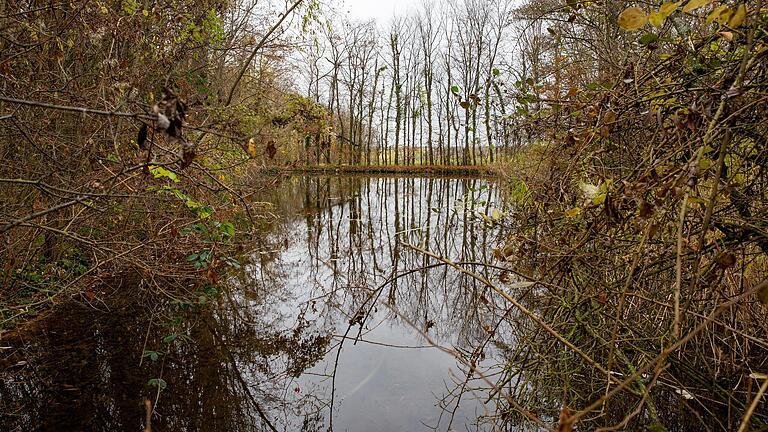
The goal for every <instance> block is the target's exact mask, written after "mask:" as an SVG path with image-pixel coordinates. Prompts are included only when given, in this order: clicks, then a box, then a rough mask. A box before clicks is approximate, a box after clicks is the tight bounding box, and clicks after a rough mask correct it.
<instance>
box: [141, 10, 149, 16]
mask: <svg viewBox="0 0 768 432" xmlns="http://www.w3.org/2000/svg"><path fill="white" fill-rule="evenodd" d="M141 13H142V15H144V16H149V11H148V10H146V9H144V10H143V11H141Z"/></svg>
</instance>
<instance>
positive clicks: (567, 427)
mask: <svg viewBox="0 0 768 432" xmlns="http://www.w3.org/2000/svg"><path fill="white" fill-rule="evenodd" d="M556 430H557V432H571V431H573V421H572V420H571V410H569V409H568V407H567V406H565V405H563V409H562V410H561V411H560V418H559V419H558V422H557V429H556Z"/></svg>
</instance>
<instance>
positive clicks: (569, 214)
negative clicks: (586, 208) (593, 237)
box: [565, 207, 581, 218]
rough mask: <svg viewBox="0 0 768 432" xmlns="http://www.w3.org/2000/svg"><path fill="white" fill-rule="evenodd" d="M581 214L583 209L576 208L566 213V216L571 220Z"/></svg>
mask: <svg viewBox="0 0 768 432" xmlns="http://www.w3.org/2000/svg"><path fill="white" fill-rule="evenodd" d="M580 214H581V207H574V208H572V209H570V210H566V211H565V215H566V216H567V217H569V218H575V217H576V216H578V215H580Z"/></svg>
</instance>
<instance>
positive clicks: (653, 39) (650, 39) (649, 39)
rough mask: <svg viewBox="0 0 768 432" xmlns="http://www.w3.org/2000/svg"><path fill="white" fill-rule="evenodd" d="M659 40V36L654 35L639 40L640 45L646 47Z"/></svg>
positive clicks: (649, 34) (647, 35)
mask: <svg viewBox="0 0 768 432" xmlns="http://www.w3.org/2000/svg"><path fill="white" fill-rule="evenodd" d="M657 40H659V36H658V35H656V34H655V33H648V34H646V35H643V37H641V38H640V45H643V46H647V45H650V44H652V43H654V42H656V41H657Z"/></svg>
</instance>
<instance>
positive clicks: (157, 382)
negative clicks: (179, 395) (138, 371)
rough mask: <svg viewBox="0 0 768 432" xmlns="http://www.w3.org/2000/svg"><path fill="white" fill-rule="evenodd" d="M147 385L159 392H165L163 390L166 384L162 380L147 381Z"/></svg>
mask: <svg viewBox="0 0 768 432" xmlns="http://www.w3.org/2000/svg"><path fill="white" fill-rule="evenodd" d="M147 384H149V386H150V387H157V388H158V389H160V390H165V388H166V387H168V383H167V382H165V380H164V379H162V378H152V379H151V380H149V381H147Z"/></svg>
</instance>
